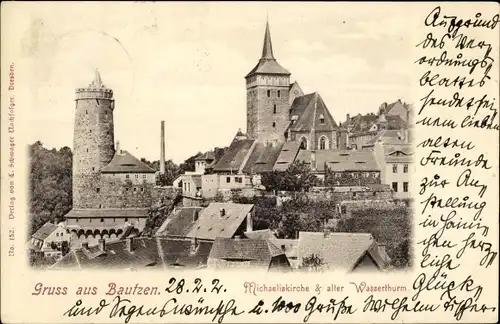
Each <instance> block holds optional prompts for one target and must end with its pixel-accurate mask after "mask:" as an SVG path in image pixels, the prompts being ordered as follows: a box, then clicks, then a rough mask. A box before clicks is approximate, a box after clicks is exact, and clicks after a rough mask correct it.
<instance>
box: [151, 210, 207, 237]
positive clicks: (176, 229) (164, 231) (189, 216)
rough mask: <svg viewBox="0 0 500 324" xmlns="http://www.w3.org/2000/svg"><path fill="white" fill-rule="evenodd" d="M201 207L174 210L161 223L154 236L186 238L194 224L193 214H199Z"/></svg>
mask: <svg viewBox="0 0 500 324" xmlns="http://www.w3.org/2000/svg"><path fill="white" fill-rule="evenodd" d="M201 210H203V208H202V207H181V208H178V209H176V210H174V211H173V212H172V213H171V214H170V215H169V216H168V217H167V219H166V220H165V222H163V224H162V225H161V226H160V228H159V229H158V231H157V232H156V236H179V237H187V236H188V233H189V231H190V230H191V228H192V227H193V224H194V222H195V214H196V213H198V214H199V213H200V212H201Z"/></svg>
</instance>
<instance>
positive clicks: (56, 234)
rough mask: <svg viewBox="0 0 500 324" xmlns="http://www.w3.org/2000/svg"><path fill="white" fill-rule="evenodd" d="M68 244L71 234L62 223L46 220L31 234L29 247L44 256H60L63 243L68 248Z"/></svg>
mask: <svg viewBox="0 0 500 324" xmlns="http://www.w3.org/2000/svg"><path fill="white" fill-rule="evenodd" d="M70 244H71V236H70V234H69V233H68V231H67V229H66V226H65V224H64V223H59V224H57V225H56V224H53V223H51V222H47V223H45V224H43V226H42V227H40V228H39V229H38V230H37V231H36V232H35V233H34V234H33V235H32V236H31V239H30V242H29V248H30V249H31V250H33V251H35V252H40V253H43V255H44V256H46V257H61V256H62V255H63V250H64V245H66V247H67V248H68V249H69V246H70Z"/></svg>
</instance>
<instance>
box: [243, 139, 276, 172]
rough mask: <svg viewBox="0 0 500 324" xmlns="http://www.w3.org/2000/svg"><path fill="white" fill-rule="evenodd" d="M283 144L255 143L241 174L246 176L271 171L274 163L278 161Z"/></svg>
mask: <svg viewBox="0 0 500 324" xmlns="http://www.w3.org/2000/svg"><path fill="white" fill-rule="evenodd" d="M282 147H283V144H277V145H275V146H273V145H266V144H264V143H256V144H255V146H254V148H253V150H252V153H251V154H250V156H249V158H248V160H247V162H246V163H245V166H244V167H243V172H244V173H246V174H258V173H263V172H271V171H273V167H274V163H275V162H276V160H277V159H278V155H279V154H280V152H281V148H282Z"/></svg>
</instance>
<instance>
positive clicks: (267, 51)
mask: <svg viewBox="0 0 500 324" xmlns="http://www.w3.org/2000/svg"><path fill="white" fill-rule="evenodd" d="M261 59H266V60H274V55H273V43H272V41H271V32H270V31H269V21H266V33H265V35H264V47H263V48H262V57H261Z"/></svg>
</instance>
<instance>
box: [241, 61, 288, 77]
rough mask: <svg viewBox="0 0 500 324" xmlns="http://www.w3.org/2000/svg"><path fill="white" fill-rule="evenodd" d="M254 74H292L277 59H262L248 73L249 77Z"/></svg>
mask: <svg viewBox="0 0 500 324" xmlns="http://www.w3.org/2000/svg"><path fill="white" fill-rule="evenodd" d="M254 74H282V75H290V74H291V73H290V72H288V70H287V69H285V68H284V67H282V66H281V65H280V64H279V63H278V61H276V60H275V59H260V60H259V63H257V65H256V66H255V67H254V68H253V69H252V71H250V72H249V73H248V74H247V76H246V77H247V78H248V77H250V76H252V75H254Z"/></svg>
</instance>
